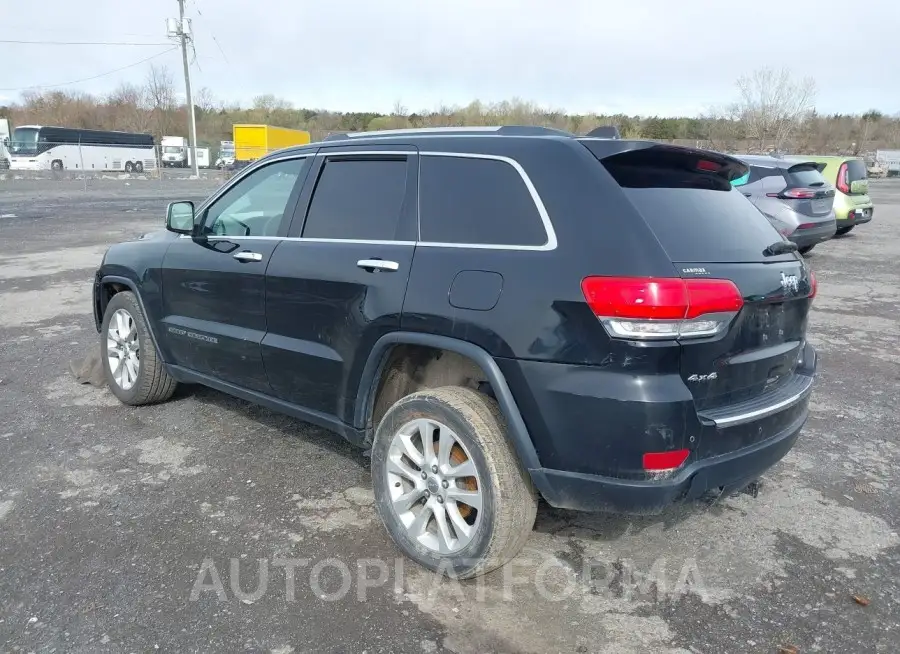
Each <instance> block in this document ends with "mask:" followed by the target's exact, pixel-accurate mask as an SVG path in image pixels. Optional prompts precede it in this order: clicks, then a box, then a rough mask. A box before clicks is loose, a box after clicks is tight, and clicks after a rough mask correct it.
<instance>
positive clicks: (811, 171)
mask: <svg viewBox="0 0 900 654" xmlns="http://www.w3.org/2000/svg"><path fill="white" fill-rule="evenodd" d="M788 177H790V180H791V183H793V184H795V185H796V186H824V185H825V178H824V177H822V173H820V172H819V169H818V168H816V167H815V166H812V165H810V166H802V165H801V166H791V169H790V171H789V172H788Z"/></svg>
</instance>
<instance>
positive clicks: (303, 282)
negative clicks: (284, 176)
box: [262, 146, 418, 422]
mask: <svg viewBox="0 0 900 654" xmlns="http://www.w3.org/2000/svg"><path fill="white" fill-rule="evenodd" d="M417 168H418V157H417V155H416V151H415V149H414V148H411V147H397V146H392V147H378V148H371V147H369V148H366V147H360V146H352V147H337V146H336V147H331V148H322V149H321V150H320V151H319V156H317V157H316V164H315V166H314V168H313V170H312V171H311V172H310V176H309V182H308V183H307V187H306V189H304V192H303V195H302V196H301V200H300V204H299V206H298V208H297V213H296V214H295V217H294V220H293V222H292V224H291V228H290V236H291V238H288V239H286V240H285V241H284V243H283V244H282V245H281V246H280V247H279V248H278V249H277V250H276V251H275V254H274V255H273V257H272V261H271V263H270V265H269V268H268V271H267V274H266V279H267V283H266V316H267V321H268V333H267V334H266V337H265V339H264V340H263V343H262V345H263V348H262V351H263V359H264V361H265V367H266V371H267V372H268V376H269V380H270V383H271V385H272V388H273V390H274V392H275V394H276V395H277V396H278V397H280V398H283V399H285V400H287V401H289V402H291V403H293V404H297V405H300V406H303V407H305V408H306V409H309V410H311V411H314V412H316V413H319V414H321V415H323V416H328V417H334V416H336V417H337V418H338V419H341V420H344V421H346V422H350V421H351V420H352V409H353V406H354V403H355V400H356V392H357V387H356V383H355V382H356V380H358V379H359V376H360V374H361V373H362V368H363V366H364V365H365V362H366V359H367V356H368V353H369V352H370V351H371V349H372V345H373V344H374V343H375V341H377V340H378V339H379V338H380V337H381V336H382V335H384V334H386V333H388V332H390V331H394V330H397V329H399V327H400V314H401V311H402V309H403V300H404V296H405V293H406V284H407V280H408V279H409V271H410V266H411V264H412V260H413V253H414V252H415V241H416V232H417V226H416V206H417V201H416V170H417Z"/></svg>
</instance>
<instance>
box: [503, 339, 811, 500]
mask: <svg viewBox="0 0 900 654" xmlns="http://www.w3.org/2000/svg"><path fill="white" fill-rule="evenodd" d="M803 347H804V349H803V352H802V355H801V356H800V358H799V363H798V366H797V369H796V371H795V373H794V374H793V375H792V376H791V378H789V379H786V380H784V383H781V384H779V385H778V386H777V387H775V388H774V389H773V390H771V391H767V392H766V393H763V394H762V395H757V396H755V397H753V398H751V399H749V400H747V401H744V402H741V403H737V404H732V405H728V406H727V407H717V408H709V409H704V410H701V411H698V410H697V407H696V406H695V402H694V398H693V396H692V395H691V393H690V390H689V389H688V388H687V387H686V386H685V384H684V382H683V381H682V379H681V377H680V376H679V375H677V374H676V375H669V374H664V373H660V372H657V373H655V374H654V372H653V371H651V370H648V371H647V372H646V373H645V374H639V373H636V372H634V370H633V369H630V370H624V371H623V370H618V371H617V370H614V369H610V368H611V367H600V366H579V365H567V364H555V363H546V362H536V361H519V360H511V359H496V361H497V363H498V364H499V366H500V368H501V370H502V372H503V375H504V377H505V378H506V380H507V382H508V383H509V386H510V390H511V391H512V395H513V397H514V399H515V402H516V404H517V405H518V408H519V410H520V411H521V413H522V418H523V419H524V421H525V423H526V425H527V429H528V432H529V433H530V436H531V440H532V442H533V444H534V447H535V450H536V454H537V459H538V461H535V462H534V463H537V465H529V466H528V468H529V473H530V474H531V478H532V480H533V482H534V484H535V486H536V487H537V489H538V490H539V491H540V493H541V495H542V496H543V498H544V499H545V500H546V501H547V502H548V503H549V504H550V505H551V506H554V507H557V508H562V509H573V510H581V511H606V512H613V513H631V514H653V513H659V512H661V511H663V510H664V509H665V508H666V506H668V505H670V504H672V503H674V502H677V501H680V500H690V499H693V498H696V497H699V496H700V495H703V494H704V493H705V492H707V491H709V490H715V489H722V490H724V491H725V492H730V491H734V490H739V489H740V488H742V487H744V486H746V485H747V484H748V483H750V482H751V481H753V480H755V479H757V478H758V477H759V476H760V475H761V474H762V473H763V472H765V471H766V470H767V469H768V468H770V467H771V466H772V465H774V464H775V463H777V462H778V461H779V460H780V459H781V458H782V457H783V456H784V455H785V454H786V453H787V452H788V451H789V450H790V449H791V447H792V446H793V444H794V442H796V440H797V437H798V436H799V433H800V430H801V429H802V427H803V425H804V423H805V422H806V419H807V416H808V404H809V395H810V393H811V390H812V383H813V378H814V375H815V371H816V368H817V364H818V361H817V355H816V351H815V349H814V348H813V347H812V346H811V345H809V344H808V343H806V344H804V346H803ZM677 449H688V450H689V451H690V455H689V457H688V459H687V461H686V463H685V464H684V466H683V467H682V468H680V469H677V470H675V471H665V472H660V473H647V472H646V471H645V470H644V468H643V465H642V463H641V461H642V456H643V454H644V453H647V452H663V451H668V450H677Z"/></svg>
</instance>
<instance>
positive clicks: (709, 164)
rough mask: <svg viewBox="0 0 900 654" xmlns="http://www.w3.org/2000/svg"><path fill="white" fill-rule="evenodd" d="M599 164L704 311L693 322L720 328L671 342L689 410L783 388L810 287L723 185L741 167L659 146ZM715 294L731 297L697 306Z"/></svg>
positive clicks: (761, 219) (799, 342)
mask: <svg viewBox="0 0 900 654" xmlns="http://www.w3.org/2000/svg"><path fill="white" fill-rule="evenodd" d="M586 145H587V147H589V148H590V145H588V144H586ZM601 161H602V163H603V165H604V166H605V168H606V169H607V170H608V171H609V172H610V173H611V174H612V176H613V177H614V178H615V179H616V181H617V182H618V183H619V185H620V186H621V187H622V190H623V192H624V194H625V195H626V196H627V197H628V199H629V200H630V202H631V204H632V205H633V206H634V207H635V208H636V209H637V211H638V212H639V213H640V215H641V216H642V217H643V218H644V220H645V221H646V222H647V224H648V225H649V226H650V228H651V230H652V231H653V232H654V234H655V235H656V238H657V239H658V240H659V243H660V245H661V246H662V247H663V249H664V250H665V251H666V253H667V254H668V256H669V259H670V260H671V261H672V262H673V264H674V267H675V275H677V276H679V277H680V278H682V279H684V280H686V281H687V285H688V286H691V285H693V286H694V287H696V289H698V291H699V293H700V295H698V296H697V298H696V300H697V306H699V305H700V304H701V303H706V305H707V306H708V308H709V309H708V312H707V313H706V314H705V315H700V316H699V317H695V318H694V320H695V321H696V320H704V319H707V318H708V319H709V320H710V321H711V322H714V321H717V320H719V321H721V325H720V327H719V331H718V332H717V333H715V334H714V335H712V336H705V335H702V333H703V332H702V330H698V332H699V333H700V334H701V335H699V336H691V335H688V336H687V337H685V336H683V334H684V332H680V333H681V334H682V336H680V337H679V338H678V342H679V344H680V349H681V357H680V361H681V363H680V370H681V376H682V379H683V380H684V382H685V384H686V386H687V387H688V388H689V389H690V392H691V394H692V396H693V398H694V403H695V405H696V407H697V409H698V410H699V411H701V412H703V411H707V410H715V409H720V410H721V409H723V408H726V407H729V406H733V405H740V404H742V403H746V402H748V401H753V400H754V399H755V398H757V397H759V396H763V395H766V396H768V394H770V393H772V392H773V391H775V390H777V388H778V387H779V385H782V384H790V383H791V378H792V376H793V375H794V373H795V370H796V368H797V365H798V360H799V359H800V356H801V352H802V350H803V346H804V344H805V335H806V326H807V316H808V313H809V309H810V304H811V297H810V296H811V295H812V294H814V280H813V279H812V278H811V276H810V273H809V271H808V268H807V267H806V265H805V264H804V263H803V262H802V260H801V258H800V257H799V256H798V255H797V254H796V253H794V252H791V251H787V252H782V253H780V254H779V253H776V254H772V250H771V249H770V248H772V246H775V247H774V250H776V251H777V250H779V249H784V248H783V247H781V246H785V245H786V243H785V241H784V239H783V237H782V236H781V235H780V234H779V233H778V231H777V230H776V229H775V228H774V227H773V226H772V225H771V223H770V222H769V221H768V220H767V219H766V218H765V216H764V215H763V214H762V213H761V212H760V211H759V210H758V209H757V208H756V207H755V206H754V205H753V204H752V203H751V202H750V201H749V200H747V198H745V197H744V196H743V195H742V194H741V192H740V191H739V190H737V189H734V188H732V186H731V183H730V180H731V179H736V178H738V177H740V176H741V175H743V174H744V171H745V170H746V166H745V165H744V164H742V163H741V162H739V161H738V160H736V159H733V158H731V157H727V156H724V155H720V154H717V153H711V152H705V151H702V150H690V149H685V148H675V147H673V146H664V145H654V146H651V147H647V148H643V149H640V150H636V151H626V152H623V153H620V154H614V155H612V156H608V157H605V158H602V159H601ZM787 245H788V247H791V245H790V244H787ZM714 280H728V282H731V283H732V284H729V283H728V282H716V281H714ZM709 282H712V284H709ZM729 288H730V289H731V290H730V291H729ZM720 290H724V291H725V293H726V295H727V293H729V292H731V293H733V294H734V296H733V300H735V302H734V303H733V304H732V305H731V306H729V299H728V298H727V297H710V296H709V295H707V296H703V293H710V292H713V293H719V292H720ZM694 300H695V298H694V297H693V296H692V297H691V302H692V303H693V302H694ZM687 317H689V318H690V317H691V314H688V316H687ZM720 412H721V411H720Z"/></svg>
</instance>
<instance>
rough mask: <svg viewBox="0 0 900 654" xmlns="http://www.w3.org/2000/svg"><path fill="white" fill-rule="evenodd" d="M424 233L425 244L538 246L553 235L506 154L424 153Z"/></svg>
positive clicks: (421, 207) (421, 224) (421, 188)
mask: <svg viewBox="0 0 900 654" xmlns="http://www.w3.org/2000/svg"><path fill="white" fill-rule="evenodd" d="M419 230H420V233H419V238H420V240H421V241H423V242H426V243H454V244H465V245H502V246H527V247H535V246H541V245H544V244H546V243H547V241H548V235H547V231H546V229H545V228H544V223H543V222H542V220H541V214H540V211H539V209H538V206H537V204H536V201H535V198H534V197H533V196H532V195H531V192H530V190H529V189H528V187H527V186H526V184H525V180H524V179H523V178H522V176H521V175H520V174H519V172H518V170H516V168H515V167H514V166H513V165H512V164H510V163H509V162H507V161H503V160H501V159H490V158H480V157H479V158H475V157H471V156H465V155H458V156H455V155H450V156H436V155H423V156H422V157H421V159H420V171H419Z"/></svg>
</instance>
